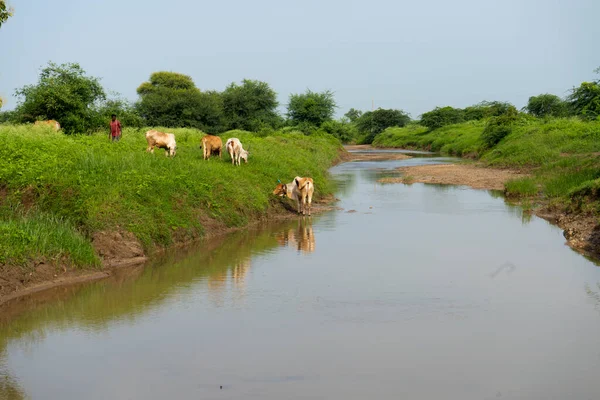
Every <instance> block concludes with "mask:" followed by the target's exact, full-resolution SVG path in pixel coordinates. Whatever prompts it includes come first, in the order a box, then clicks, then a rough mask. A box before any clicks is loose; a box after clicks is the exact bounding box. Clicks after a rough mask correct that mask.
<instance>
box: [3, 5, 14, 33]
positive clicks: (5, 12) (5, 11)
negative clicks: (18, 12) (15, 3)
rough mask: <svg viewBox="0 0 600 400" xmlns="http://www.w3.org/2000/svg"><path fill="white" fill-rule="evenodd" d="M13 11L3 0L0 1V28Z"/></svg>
mask: <svg viewBox="0 0 600 400" xmlns="http://www.w3.org/2000/svg"><path fill="white" fill-rule="evenodd" d="M13 11H14V10H13V8H12V7H8V6H7V5H6V2H5V1H4V0H0V27H1V26H2V24H3V23H5V22H6V21H7V20H8V18H9V17H12V15H13Z"/></svg>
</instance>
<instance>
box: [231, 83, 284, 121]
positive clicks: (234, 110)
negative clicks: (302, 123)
mask: <svg viewBox="0 0 600 400" xmlns="http://www.w3.org/2000/svg"><path fill="white" fill-rule="evenodd" d="M221 96H222V99H223V115H224V117H225V121H226V125H227V129H244V130H247V131H252V132H257V131H259V130H261V129H264V128H277V127H279V126H280V125H281V124H282V120H281V117H280V116H279V114H278V113H277V106H278V105H279V103H278V102H277V93H276V92H275V91H274V90H273V89H271V87H270V86H269V84H268V83H266V82H261V81H256V80H250V79H244V80H243V81H242V84H241V85H238V84H236V83H235V82H233V83H231V84H230V85H229V86H228V87H227V88H226V89H225V91H223V93H222V94H221Z"/></svg>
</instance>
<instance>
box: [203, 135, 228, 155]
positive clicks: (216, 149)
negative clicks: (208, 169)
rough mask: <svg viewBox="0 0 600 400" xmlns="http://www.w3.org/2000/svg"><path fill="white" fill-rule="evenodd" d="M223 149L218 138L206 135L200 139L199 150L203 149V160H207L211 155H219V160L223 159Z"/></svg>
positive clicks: (221, 142)
mask: <svg viewBox="0 0 600 400" xmlns="http://www.w3.org/2000/svg"><path fill="white" fill-rule="evenodd" d="M222 147H223V141H222V140H221V138H220V137H218V136H213V135H206V136H204V137H203V138H202V144H201V145H200V148H201V149H203V155H204V159H205V160H208V159H209V157H210V156H211V155H212V154H213V153H219V158H223V157H222V156H221V149H222Z"/></svg>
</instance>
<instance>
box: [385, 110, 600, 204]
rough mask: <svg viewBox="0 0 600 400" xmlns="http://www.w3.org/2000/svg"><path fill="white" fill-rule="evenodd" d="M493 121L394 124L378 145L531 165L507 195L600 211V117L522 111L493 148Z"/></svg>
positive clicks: (499, 163)
mask: <svg viewBox="0 0 600 400" xmlns="http://www.w3.org/2000/svg"><path fill="white" fill-rule="evenodd" d="M488 124H489V120H481V121H470V122H464V123H460V124H454V125H447V126H444V127H442V128H439V129H435V130H429V129H428V128H426V127H423V126H420V125H411V126H408V127H405V128H390V129H388V130H386V131H385V132H384V133H382V134H381V135H379V136H378V137H377V138H376V140H375V141H374V143H373V145H374V146H377V147H405V148H407V147H408V148H411V147H412V148H420V149H428V150H432V151H437V152H441V153H443V154H448V155H455V156H460V157H468V158H475V159H479V160H481V161H482V162H484V163H486V164H487V165H490V166H496V167H508V168H519V169H525V170H527V171H529V172H530V173H531V176H530V177H528V178H522V179H518V180H515V181H510V182H508V183H507V184H506V192H507V194H509V195H511V196H515V197H527V198H538V199H546V200H550V201H551V203H553V204H554V205H556V206H558V207H562V208H564V209H568V210H571V211H578V212H581V211H583V212H593V213H598V214H600V157H599V152H600V121H586V120H582V119H579V118H573V117H572V118H546V119H539V118H532V117H529V116H521V117H518V118H517V119H516V120H515V121H514V122H512V123H511V125H510V133H509V134H507V135H506V136H505V137H503V138H502V139H501V140H500V141H499V142H498V143H497V144H495V145H494V146H492V147H490V146H488V144H487V143H486V141H485V136H484V132H485V130H486V127H487V126H488Z"/></svg>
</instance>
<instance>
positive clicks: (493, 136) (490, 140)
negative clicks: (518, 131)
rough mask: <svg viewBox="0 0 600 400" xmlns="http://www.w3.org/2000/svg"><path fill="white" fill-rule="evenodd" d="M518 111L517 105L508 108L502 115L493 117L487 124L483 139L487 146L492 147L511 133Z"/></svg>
mask: <svg viewBox="0 0 600 400" xmlns="http://www.w3.org/2000/svg"><path fill="white" fill-rule="evenodd" d="M517 116H518V112H517V109H516V108H515V107H512V108H508V109H507V110H506V112H505V113H504V114H502V115H499V116H496V117H491V118H490V119H489V120H488V123H487V124H486V126H485V128H484V130H483V133H482V134H481V139H482V140H483V143H484V145H485V147H487V148H491V147H494V146H495V145H497V144H498V143H500V141H501V140H502V139H504V138H505V137H506V136H508V135H510V133H511V132H512V125H513V123H514V122H515V121H516V120H517Z"/></svg>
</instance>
